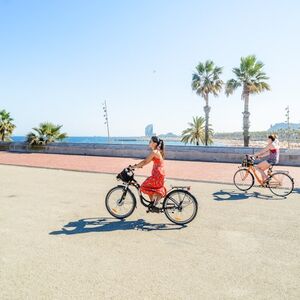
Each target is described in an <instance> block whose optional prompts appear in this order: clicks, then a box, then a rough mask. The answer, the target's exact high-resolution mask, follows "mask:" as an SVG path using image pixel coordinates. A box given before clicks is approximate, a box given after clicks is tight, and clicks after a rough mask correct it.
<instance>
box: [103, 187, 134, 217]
mask: <svg viewBox="0 0 300 300" xmlns="http://www.w3.org/2000/svg"><path fill="white" fill-rule="evenodd" d="M105 206H106V209H107V211H108V212H109V213H110V214H111V215H112V216H113V217H115V218H117V219H125V218H127V217H129V216H130V215H131V214H132V213H133V211H134V209H135V207H136V198H135V196H134V194H133V193H132V191H131V190H130V189H128V188H126V187H125V186H122V185H119V186H116V187H114V188H112V189H111V190H110V191H109V192H108V193H107V195H106V197H105Z"/></svg>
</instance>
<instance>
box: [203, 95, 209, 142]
mask: <svg viewBox="0 0 300 300" xmlns="http://www.w3.org/2000/svg"><path fill="white" fill-rule="evenodd" d="M204 100H205V106H204V113H205V146H207V145H208V125H209V112H210V106H209V105H208V95H206V96H205V98H204Z"/></svg>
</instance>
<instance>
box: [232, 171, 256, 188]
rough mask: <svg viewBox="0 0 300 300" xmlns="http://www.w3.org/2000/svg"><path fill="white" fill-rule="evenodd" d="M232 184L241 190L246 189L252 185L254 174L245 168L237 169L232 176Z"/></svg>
mask: <svg viewBox="0 0 300 300" xmlns="http://www.w3.org/2000/svg"><path fill="white" fill-rule="evenodd" d="M233 183H234V185H235V186H236V187H237V188H238V189H239V190H241V191H248V190H250V189H251V188H252V187H253V185H254V176H253V174H252V173H251V172H249V171H248V169H246V168H242V169H239V170H237V171H236V172H235V174H234V176H233Z"/></svg>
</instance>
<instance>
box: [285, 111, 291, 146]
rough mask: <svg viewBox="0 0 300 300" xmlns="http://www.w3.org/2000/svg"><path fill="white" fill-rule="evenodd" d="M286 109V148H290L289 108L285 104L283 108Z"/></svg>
mask: <svg viewBox="0 0 300 300" xmlns="http://www.w3.org/2000/svg"><path fill="white" fill-rule="evenodd" d="M285 111H286V114H285V116H286V123H287V142H288V149H289V148H290V108H289V106H287V107H286V108H285Z"/></svg>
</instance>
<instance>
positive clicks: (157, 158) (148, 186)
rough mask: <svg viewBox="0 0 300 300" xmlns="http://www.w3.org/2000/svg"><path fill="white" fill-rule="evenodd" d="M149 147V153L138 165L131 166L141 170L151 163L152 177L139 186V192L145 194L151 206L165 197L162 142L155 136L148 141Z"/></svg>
mask: <svg viewBox="0 0 300 300" xmlns="http://www.w3.org/2000/svg"><path fill="white" fill-rule="evenodd" d="M149 147H150V148H151V150H152V151H151V153H150V154H149V155H148V156H147V157H146V158H145V159H144V160H142V161H141V162H140V163H138V164H136V165H134V166H133V168H142V167H143V166H145V165H147V164H149V163H150V162H151V161H153V168H152V175H151V176H150V177H149V178H147V179H146V180H145V181H144V182H143V184H142V185H141V192H143V193H144V194H147V195H148V196H149V198H150V201H151V202H153V204H154V205H155V204H157V203H158V202H159V200H160V199H161V198H163V197H165V195H166V192H167V190H166V188H165V186H164V182H165V170H164V158H165V151H164V141H163V140H162V139H160V138H158V137H157V136H153V137H152V138H151V139H150V142H149Z"/></svg>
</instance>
